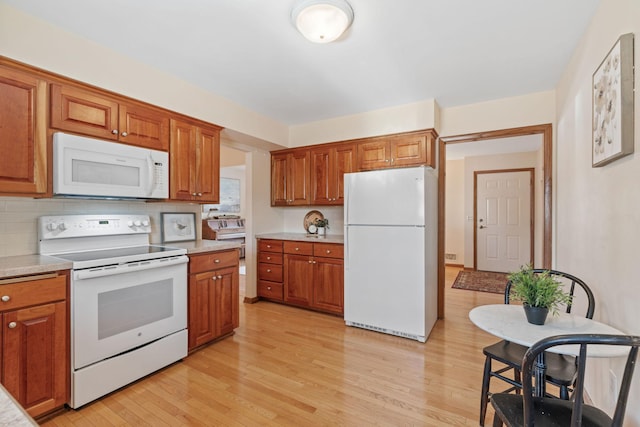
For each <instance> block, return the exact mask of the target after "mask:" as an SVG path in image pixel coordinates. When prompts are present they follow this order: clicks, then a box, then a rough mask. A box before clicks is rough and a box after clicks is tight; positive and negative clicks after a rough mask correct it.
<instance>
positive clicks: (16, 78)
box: [0, 67, 47, 196]
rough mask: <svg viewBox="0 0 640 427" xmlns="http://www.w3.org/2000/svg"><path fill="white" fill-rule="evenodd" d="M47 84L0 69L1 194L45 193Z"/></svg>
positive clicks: (20, 73) (18, 73)
mask: <svg viewBox="0 0 640 427" xmlns="http://www.w3.org/2000/svg"><path fill="white" fill-rule="evenodd" d="M46 90H47V82H46V81H45V80H42V79H40V78H38V77H36V76H33V75H31V74H28V73H24V72H21V71H18V70H11V69H9V68H5V67H0V152H2V156H0V194H5V195H14V196H15V195H26V196H37V195H44V194H45V193H46V192H47V120H46V108H47V106H46V102H47V101H46V99H47V93H46Z"/></svg>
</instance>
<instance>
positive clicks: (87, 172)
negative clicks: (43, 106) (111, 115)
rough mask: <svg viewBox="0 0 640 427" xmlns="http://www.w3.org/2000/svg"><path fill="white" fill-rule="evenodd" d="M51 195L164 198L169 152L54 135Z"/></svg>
mask: <svg viewBox="0 0 640 427" xmlns="http://www.w3.org/2000/svg"><path fill="white" fill-rule="evenodd" d="M53 194H54V196H58V197H60V196H62V197H78V198H100V199H105V198H106V199H166V198H168V197H169V154H168V153H166V152H164V151H158V150H150V149H148V148H142V147H136V146H133V145H126V144H120V143H117V142H111V141H103V140H99V139H93V138H87V137H86V136H78V135H70V134H66V133H62V132H56V133H54V134H53Z"/></svg>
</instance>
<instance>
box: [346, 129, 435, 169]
mask: <svg viewBox="0 0 640 427" xmlns="http://www.w3.org/2000/svg"><path fill="white" fill-rule="evenodd" d="M435 139H436V134H435V132H434V131H426V132H412V133H406V134H400V135H390V136H383V137H376V138H369V139H367V140H361V141H360V142H359V143H358V170H361V171H365V170H374V169H388V168H399V167H407V166H420V165H426V166H431V167H435Z"/></svg>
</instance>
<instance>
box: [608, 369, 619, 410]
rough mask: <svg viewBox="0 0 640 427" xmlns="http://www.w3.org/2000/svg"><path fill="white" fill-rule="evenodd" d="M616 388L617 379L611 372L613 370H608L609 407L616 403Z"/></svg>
mask: <svg viewBox="0 0 640 427" xmlns="http://www.w3.org/2000/svg"><path fill="white" fill-rule="evenodd" d="M618 388H619V386H618V377H617V376H616V374H615V373H614V372H613V369H609V403H610V404H611V406H613V405H615V403H616V402H617V401H618V391H619V389H618Z"/></svg>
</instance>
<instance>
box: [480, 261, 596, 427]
mask: <svg viewBox="0 0 640 427" xmlns="http://www.w3.org/2000/svg"><path fill="white" fill-rule="evenodd" d="M533 271H534V273H542V272H544V271H549V274H550V275H551V276H553V277H554V278H556V279H557V280H559V281H561V282H563V283H564V284H565V288H566V291H567V292H569V294H570V295H571V296H572V299H573V302H572V303H570V304H567V306H566V312H567V313H571V310H572V308H573V307H574V305H575V302H577V299H578V298H577V297H578V296H580V297H581V298H584V299H585V301H584V303H586V317H588V318H589V319H593V313H594V311H595V306H596V303H595V298H594V296H593V292H591V289H589V287H588V286H587V284H586V283H584V281H582V280H580V279H579V278H577V277H575V276H572V275H571V274H568V273H564V272H562V271H557V270H544V269H534V270H533ZM578 289H581V290H582V292H578V293H576V290H578ZM510 290H511V282H507V286H506V288H505V291H504V303H505V304H509V293H510ZM526 351H527V347H525V346H522V345H519V344H514V343H512V342H509V341H505V340H502V341H499V342H497V343H495V344H492V345H490V346H487V347H485V348H484V349H483V350H482V352H483V353H484V355H485V362H484V374H483V377H482V392H481V393H482V394H481V397H480V425H481V426H484V420H485V417H486V413H487V405H488V402H489V397H490V393H489V382H490V380H491V378H497V379H500V380H502V381H504V382H506V383H508V384H509V385H510V386H511V387H509V388H507V389H506V390H504V391H503V393H510V392H512V391H515V392H516V394H518V393H520V390H521V389H522V382H521V380H520V370H521V364H522V358H523V357H524V354H525V352H526ZM546 359H547V371H546V379H547V382H549V383H551V384H553V385H555V386H557V387H558V388H559V396H558V397H560V398H561V399H565V400H568V399H569V390H570V387H571V386H572V385H573V383H574V381H575V376H576V358H575V357H572V356H565V355H559V354H555V353H553V354H549V355H548V356H547V357H546ZM492 361H496V362H500V363H501V364H502V365H501V367H500V368H499V369H496V370H492ZM508 371H513V378H509V377H508V376H507V373H508Z"/></svg>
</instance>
